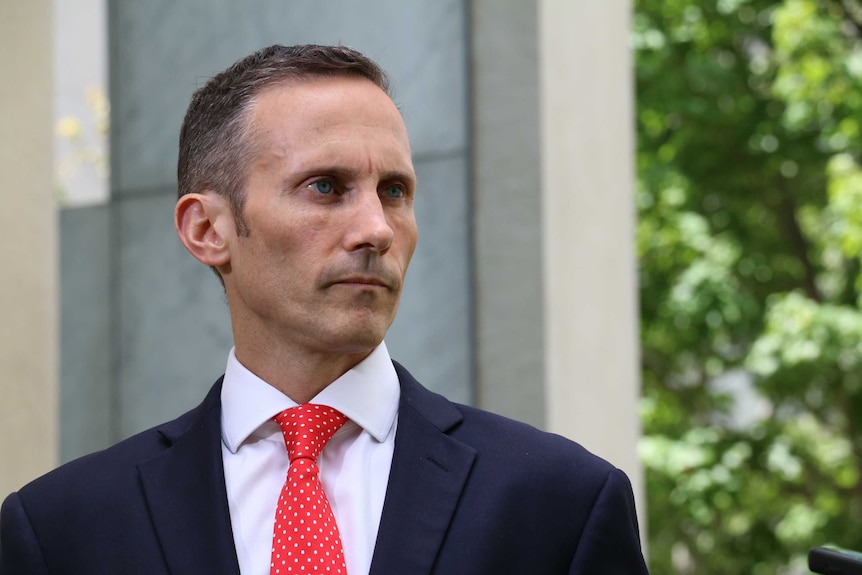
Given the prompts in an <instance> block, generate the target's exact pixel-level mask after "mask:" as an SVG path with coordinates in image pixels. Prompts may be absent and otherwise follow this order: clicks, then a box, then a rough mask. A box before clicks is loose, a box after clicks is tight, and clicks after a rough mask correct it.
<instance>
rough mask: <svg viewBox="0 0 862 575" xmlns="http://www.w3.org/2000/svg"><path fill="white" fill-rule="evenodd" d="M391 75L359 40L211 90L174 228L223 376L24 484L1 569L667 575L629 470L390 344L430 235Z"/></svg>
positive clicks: (249, 64)
mask: <svg viewBox="0 0 862 575" xmlns="http://www.w3.org/2000/svg"><path fill="white" fill-rule="evenodd" d="M387 89H388V88H387V81H386V77H385V75H384V74H383V72H382V71H381V70H380V69H379V68H378V67H377V66H376V64H374V63H373V62H371V61H370V60H368V59H367V58H365V57H364V56H362V55H361V54H359V53H357V52H355V51H353V50H350V49H347V48H343V47H321V46H296V47H289V48H286V47H283V46H272V47H270V48H266V49H263V50H261V51H259V52H257V53H255V54H253V55H251V56H249V57H247V58H245V59H243V60H241V61H239V62H237V63H236V64H234V65H233V66H232V67H231V68H229V69H228V70H226V71H225V72H222V73H221V74H219V75H217V76H216V77H214V78H213V79H211V80H210V81H209V82H208V83H207V84H206V85H205V86H204V87H203V88H201V89H200V90H198V91H197V92H196V93H195V95H194V96H193V98H192V102H191V105H190V106H189V109H188V112H187V114H186V118H185V121H184V124H183V128H182V131H181V135H180V153H179V165H178V178H179V193H180V197H179V200H178V202H177V206H176V212H175V223H176V228H177V232H178V234H179V237H180V240H181V241H182V242H183V244H184V245H185V247H186V248H187V249H188V251H189V252H190V253H191V254H192V255H193V256H194V257H195V258H197V259H198V260H199V261H201V262H202V263H204V264H206V265H209V266H211V267H212V268H213V269H214V270H215V271H216V273H217V274H218V276H219V278H220V279H221V281H222V283H223V285H224V289H225V293H226V296H227V302H228V307H229V309H230V315H231V324H232V329H233V336H234V344H235V347H234V349H233V350H231V353H230V354H229V358H228V363H227V368H226V371H225V375H224V377H223V378H221V379H220V380H219V381H218V382H216V384H215V386H214V387H213V389H212V390H211V391H210V393H209V394H208V396H207V397H206V399H204V402H203V403H202V404H201V405H200V406H198V407H197V408H196V409H194V410H192V411H191V412H189V413H187V414H185V415H183V416H181V417H180V418H178V419H177V420H175V421H172V422H170V423H167V424H165V425H162V426H159V427H157V428H155V429H153V430H150V431H146V432H143V433H141V434H139V435H137V436H135V437H132V438H130V439H128V440H126V441H124V442H122V443H120V444H118V445H116V446H114V447H112V448H110V449H108V450H106V451H103V452H100V453H97V454H94V455H91V456H88V457H85V458H83V459H80V460H77V461H74V462H72V463H69V464H67V465H65V466H63V467H61V468H59V469H57V470H55V471H53V472H51V473H49V474H47V475H46V476H44V477H42V478H40V479H37V480H36V481H34V482H32V483H31V484H29V485H27V486H25V487H24V488H22V489H21V490H20V491H19V492H17V493H13V494H12V495H10V496H9V497H8V498H7V500H6V501H5V503H4V504H3V508H2V512H0V574H2V575H11V574H13V573H15V574H30V573H40V574H41V573H45V574H49V573H50V574H67V573H76V574H78V573H81V574H88V575H89V574H99V573H105V574H108V573H111V574H114V573H146V574H160V573H174V574H183V575H186V574H197V573H200V574H215V573H226V574H227V573H230V574H238V573H242V574H243V575H264V574H266V573H293V572H314V571H315V570H316V569H317V570H318V572H331V573H344V572H347V573H350V574H351V575H358V574H361V573H374V574H380V575H408V574H420V573H422V574H430V573H436V574H442V575H461V574H489V575H490V574H500V573H524V574H557V573H571V574H580V575H587V574H595V575H614V574H620V575H622V574H626V575H629V574H640V573H646V567H645V565H644V562H643V557H642V555H641V551H640V545H639V541H638V530H637V523H636V518H635V511H634V503H633V496H632V492H631V487H630V485H629V482H628V479H627V478H626V477H625V475H624V474H623V473H622V472H621V471H619V470H617V469H615V468H614V467H613V466H611V465H610V464H608V463H607V462H605V461H602V460H601V459H599V458H597V457H595V456H593V455H591V454H589V453H588V452H586V451H585V450H584V449H583V448H581V447H580V446H578V445H577V444H574V443H572V442H570V441H568V440H566V439H563V438H561V437H558V436H554V435H550V434H546V433H543V432H540V431H538V430H536V429H534V428H531V427H529V426H526V425H523V424H520V423H516V422H514V421H511V420H507V419H505V418H502V417H499V416H495V415H492V414H489V413H486V412H482V411H480V410H477V409H474V408H470V407H465V406H461V405H456V404H452V403H450V402H448V401H447V400H446V399H444V398H443V397H441V396H439V395H436V394H434V393H431V392H429V391H428V390H426V389H425V388H423V387H422V386H421V385H420V384H419V383H418V382H417V381H416V380H415V379H414V378H413V377H412V376H411V375H410V374H409V373H408V372H407V371H406V370H405V369H404V368H403V367H401V366H400V365H398V364H395V363H393V362H392V361H391V360H390V358H389V354H388V352H387V350H386V346H385V344H384V343H383V337H384V335H385V333H386V331H387V329H388V328H389V326H390V324H391V323H392V321H393V319H394V317H395V312H396V309H397V307H398V301H399V297H400V294H401V288H402V284H403V281H404V277H405V274H406V272H407V267H408V264H409V262H410V258H411V256H412V254H413V249H414V247H415V245H416V240H417V230H416V222H415V219H414V215H413V198H414V195H415V193H416V176H415V173H414V171H413V164H412V160H411V154H410V146H409V142H408V138H407V131H406V128H405V126H404V122H403V121H402V118H401V116H400V114H399V112H398V110H397V108H396V107H395V105H394V104H393V102H392V100H391V99H390V97H389V95H388V91H387ZM296 418H300V419H298V420H297V419H296ZM314 418H317V419H314ZM298 421H299V423H298ZM306 425H307V427H303V426H306ZM313 427H316V428H323V429H322V431H323V432H325V434H324V435H320V436H318V435H315V434H316V433H317V431H312V429H311V428H313ZM300 428H301V429H300ZM306 431H307V432H308V434H306ZM306 435H310V436H312V439H300V436H301V437H302V438H306ZM302 441H311V442H312V443H314V446H313V447H309V445H310V444H307V443H302V444H301V445H300V443H301V442H302ZM298 446H299V447H298ZM306 449H308V450H313V451H314V453H310V454H309V453H305V452H304V451H303V450H306ZM297 451H300V452H303V453H304V455H303V454H300V455H297ZM318 452H319V455H318ZM295 458H296V460H295V461H294V459H295ZM300 466H302V467H301V468H300ZM286 477H287V480H286V479H285V478H286Z"/></svg>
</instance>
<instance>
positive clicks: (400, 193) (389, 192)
mask: <svg viewBox="0 0 862 575" xmlns="http://www.w3.org/2000/svg"><path fill="white" fill-rule="evenodd" d="M384 192H385V194H386V197H387V198H403V197H404V193H405V192H404V186H402V185H401V184H397V185H394V186H387V187H386V188H385V189H384Z"/></svg>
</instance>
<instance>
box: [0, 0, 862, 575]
mask: <svg viewBox="0 0 862 575" xmlns="http://www.w3.org/2000/svg"><path fill="white" fill-rule="evenodd" d="M306 42H309V43H343V44H346V45H349V46H352V47H354V48H357V49H359V50H361V51H363V52H364V53H366V54H367V55H368V56H370V57H372V58H374V59H375V60H377V61H378V62H379V63H380V64H381V65H382V66H383V67H384V68H385V69H387V70H388V71H389V72H390V74H391V76H392V79H393V84H394V87H395V100H396V103H397V104H398V105H399V107H400V108H401V110H402V112H403V114H404V117H405V121H406V123H407V126H408V130H409V132H410V134H411V141H412V145H413V151H414V162H415V164H416V168H417V173H418V176H419V194H418V196H417V204H416V210H417V219H418V222H419V227H420V243H419V248H418V250H417V253H416V256H415V257H414V262H413V264H412V266H411V271H410V274H409V280H408V282H407V287H406V291H405V294H404V299H403V302H402V307H401V310H400V312H399V317H398V319H397V320H396V324H395V325H394V326H393V328H392V330H391V331H390V333H389V335H388V336H387V340H386V341H387V345H388V347H389V349H390V351H391V352H392V355H393V357H394V358H396V359H398V360H399V361H401V362H403V363H405V364H406V365H407V366H408V367H409V368H410V369H411V371H412V372H413V373H414V374H415V375H417V377H418V378H419V379H420V380H421V381H423V382H424V383H426V384H427V385H428V386H429V387H431V388H433V389H435V390H437V391H439V392H441V393H444V394H445V395H447V396H448V397H450V398H451V399H453V400H455V401H460V402H465V403H471V404H475V405H479V406H481V407H484V408H487V409H491V410H493V411H497V412H500V413H504V414H506V415H509V416H512V417H515V418H517V419H521V420H524V421H527V422H529V423H532V424H533V425H536V426H539V427H543V428H545V429H549V430H552V431H555V432H558V433H561V434H563V435H566V436H568V437H571V438H573V439H575V440H577V441H580V442H581V443H583V444H584V445H586V446H587V447H588V448H590V449H592V450H593V451H596V452H597V453H599V454H600V455H602V456H603V457H605V458H607V459H609V460H611V461H612V462H614V463H615V464H616V465H618V466H620V467H621V468H622V469H624V470H625V471H626V472H627V473H628V474H629V475H630V477H631V478H632V480H633V484H634V486H635V491H636V496H637V497H638V505H639V512H640V519H641V523H642V528H643V536H644V541H645V545H646V547H647V550H648V554H649V563H650V568H651V572H652V573H654V575H662V574H674V575H689V574H726V573H751V574H754V575H766V574H776V573H778V574H786V575H791V574H802V573H807V569H806V568H805V555H806V553H807V550H808V548H809V547H811V546H812V545H820V544H824V543H833V544H837V545H840V546H843V547H849V548H856V549H862V481H860V466H862V311H860V310H862V307H860V304H862V301H860V295H862V265H860V264H862V262H860V253H862V168H860V162H862V132H860V122H862V3H860V2H858V1H857V0H781V1H779V0H634V1H628V0H619V1H614V2H565V1H562V0H556V1H555V0H496V1H494V0H472V1H471V0H424V1H423V0H411V1H408V2H399V1H395V0H392V1H386V0H374V1H368V2H363V3H362V4H361V5H360V4H358V3H353V2H349V1H347V0H344V1H332V2H328V3H325V4H323V3H318V2H311V1H297V2H291V3H283V2H275V1H261V2H255V3H244V4H237V3H233V2H229V1H206V2H205V1H202V0H182V1H174V2H167V1H155V2H148V3H142V2H134V1H133V0H110V1H107V2H106V0H55V1H54V2H51V1H50V0H37V1H33V0H31V1H26V0H0V48H2V49H0V77H2V78H5V79H6V81H4V82H2V85H0V197H2V199H3V204H2V205H3V206H4V207H3V208H2V209H0V239H2V244H3V246H4V250H2V252H0V269H2V270H3V271H2V278H3V281H2V282H0V317H2V318H4V321H3V328H2V330H0V491H2V493H6V492H8V491H11V490H14V489H16V488H17V487H19V486H20V485H21V484H23V483H24V482H26V481H27V480H29V479H31V478H33V477H35V476H36V475H38V474H39V473H42V472H44V471H46V470H47V469H50V468H51V467H53V466H55V465H57V464H58V463H61V462H64V461H67V460H69V459H71V458H74V457H77V456H80V455H82V454H84V453H87V452H89V451H92V450H95V449H100V448H103V447H105V446H107V445H110V444H111V443H114V442H116V441H118V440H120V439H122V438H124V437H127V436H129V435H131V434H133V433H135V432H137V431H140V430H142V429H145V428H147V427H150V426H152V425H155V424H157V423H159V422H161V421H163V420H165V419H168V418H171V417H173V416H175V415H177V414H179V413H181V412H183V411H185V410H186V409H189V408H190V407H192V406H194V405H195V404H196V403H197V402H198V401H199V400H200V398H202V396H203V394H204V393H205V391H206V389H208V387H209V386H210V385H211V383H212V381H213V380H214V379H215V378H216V377H218V375H220V373H221V372H222V370H223V368H224V364H225V361H226V354H227V351H228V350H229V349H230V346H231V334H230V329H229V320H228V317H227V311H226V306H225V303H224V300H223V298H224V296H223V294H222V293H221V291H220V288H219V285H218V281H217V280H216V279H215V278H214V277H213V276H212V275H211V273H210V272H209V270H207V269H206V268H204V267H203V266H201V265H199V264H197V263H196V262H194V261H193V260H192V258H191V257H190V256H188V255H187V254H186V253H185V252H184V251H183V248H182V246H181V245H180V243H179V242H178V241H177V240H176V238H175V234H174V232H173V230H172V220H171V218H172V208H173V203H174V199H175V194H176V183H175V175H174V170H175V162H176V159H175V158H176V139H177V135H178V131H179V126H180V123H181V120H182V115H183V113H184V110H185V107H186V105H187V103H188V101H189V98H190V96H191V93H192V92H193V91H194V89H195V88H197V87H199V86H200V85H202V84H203V83H204V82H205V81H206V79H207V78H209V77H210V76H212V75H213V74H215V73H217V72H218V71H220V70H221V69H223V68H225V67H226V66H228V65H230V64H231V63H232V62H233V61H235V60H236V59H238V58H240V57H242V56H244V55H246V54H248V53H250V52H252V51H253V50H255V49H258V48H260V47H263V46H266V45H268V44H272V43H282V44H295V43H306ZM109 102H110V105H109Z"/></svg>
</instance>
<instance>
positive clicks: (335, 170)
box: [288, 164, 416, 183]
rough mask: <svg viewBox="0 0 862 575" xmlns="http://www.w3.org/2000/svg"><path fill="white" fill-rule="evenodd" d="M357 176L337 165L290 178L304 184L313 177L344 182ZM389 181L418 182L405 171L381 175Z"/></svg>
mask: <svg viewBox="0 0 862 575" xmlns="http://www.w3.org/2000/svg"><path fill="white" fill-rule="evenodd" d="M356 175H357V170H355V169H353V168H348V167H346V166H340V165H337V164H332V165H324V164H321V165H318V166H316V167H311V168H308V169H305V170H302V171H299V172H294V173H293V174H291V175H288V177H289V178H290V179H291V180H296V181H298V182H302V181H304V180H307V179H308V178H311V177H313V176H330V177H334V178H339V179H342V180H347V179H351V178H355V177H356ZM388 180H402V181H405V182H412V183H415V182H416V175H415V174H414V173H413V172H407V171H403V170H385V171H383V172H381V173H380V181H388Z"/></svg>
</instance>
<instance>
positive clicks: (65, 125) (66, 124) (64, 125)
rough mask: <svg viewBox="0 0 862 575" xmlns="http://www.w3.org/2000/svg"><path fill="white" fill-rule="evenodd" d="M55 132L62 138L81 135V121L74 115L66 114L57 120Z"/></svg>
mask: <svg viewBox="0 0 862 575" xmlns="http://www.w3.org/2000/svg"><path fill="white" fill-rule="evenodd" d="M57 134H58V135H59V136H60V137H62V138H68V139H70V140H71V139H72V138H76V137H78V136H80V135H81V121H80V120H79V119H78V118H75V117H74V116H66V117H65V118H63V119H61V120H60V121H59V122H57Z"/></svg>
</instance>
